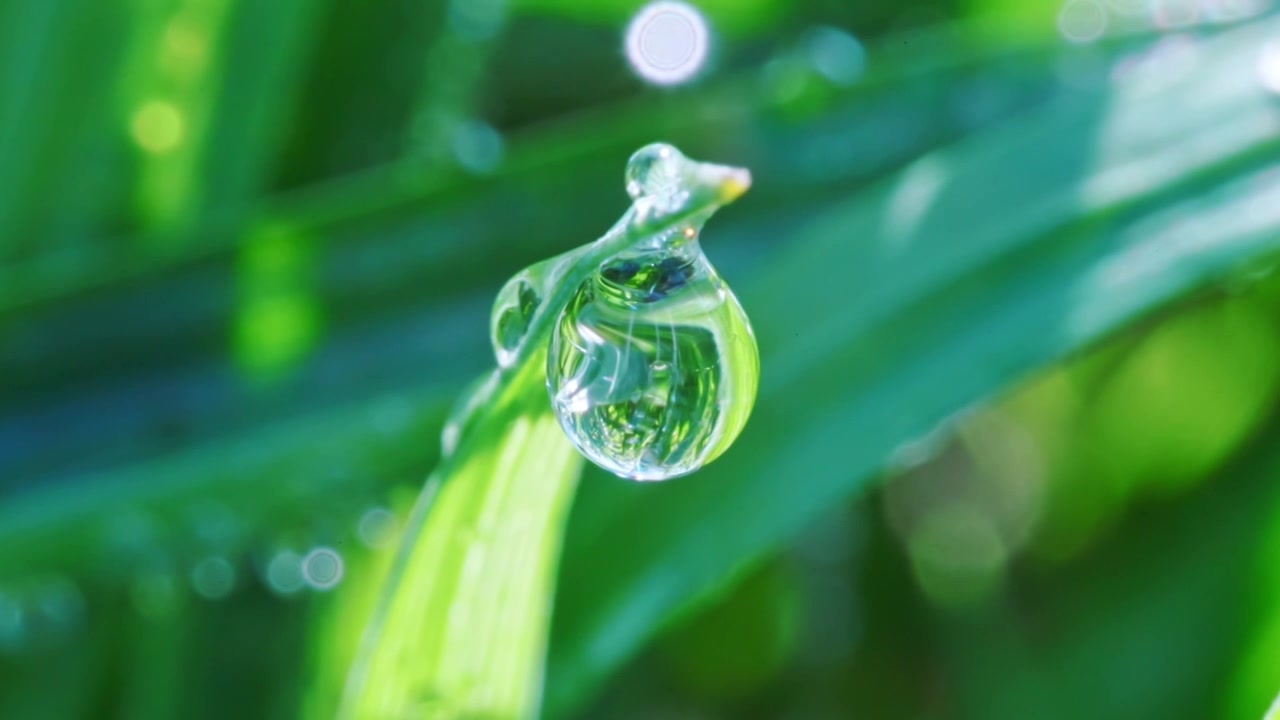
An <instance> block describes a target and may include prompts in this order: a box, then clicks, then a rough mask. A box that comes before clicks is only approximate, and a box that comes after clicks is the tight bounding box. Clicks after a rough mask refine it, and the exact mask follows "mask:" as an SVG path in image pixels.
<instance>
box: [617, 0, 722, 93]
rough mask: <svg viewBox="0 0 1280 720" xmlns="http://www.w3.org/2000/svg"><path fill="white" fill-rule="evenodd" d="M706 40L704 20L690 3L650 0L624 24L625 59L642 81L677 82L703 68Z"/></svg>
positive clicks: (692, 75)
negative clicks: (625, 32)
mask: <svg viewBox="0 0 1280 720" xmlns="http://www.w3.org/2000/svg"><path fill="white" fill-rule="evenodd" d="M709 39H710V33H709V32H708V31H707V21H706V20H705V19H703V17H702V14H701V13H699V12H698V11H697V10H696V9H694V8H693V6H691V5H686V4H685V3H680V2H655V3H650V4H649V5H646V6H644V7H643V8H641V10H640V12H638V13H636V16H635V17H634V18H632V20H631V24H630V25H628V26H627V36H626V47H627V60H628V62H630V63H631V67H632V68H634V69H635V71H636V73H637V74H639V75H640V77H642V78H644V79H645V80H648V81H649V82H652V83H655V84H658V85H676V84H678V83H682V82H685V81H686V80H690V79H692V78H693V77H694V76H695V75H697V74H698V71H699V70H701V69H702V66H703V64H704V63H706V60H707V45H708V42H709Z"/></svg>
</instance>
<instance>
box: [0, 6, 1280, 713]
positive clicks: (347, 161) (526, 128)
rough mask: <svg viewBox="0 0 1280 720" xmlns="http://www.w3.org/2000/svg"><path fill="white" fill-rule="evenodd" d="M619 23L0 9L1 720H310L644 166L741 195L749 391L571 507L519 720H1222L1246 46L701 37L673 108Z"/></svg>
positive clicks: (726, 217)
mask: <svg viewBox="0 0 1280 720" xmlns="http://www.w3.org/2000/svg"><path fill="white" fill-rule="evenodd" d="M640 5H641V3H638V2H633V1H631V0H519V1H515V0H513V1H511V2H504V0H448V1H445V0H416V1H415V2H403V1H401V0H388V1H387V2H377V3H374V2H358V1H357V0H272V1H271V2H255V1H252V0H117V1H114V2H113V1H104V0H0V377H2V378H3V380H2V381H0V483H2V484H0V487H2V488H3V490H2V492H3V502H0V717H3V718H24V719H25V718H90V717H92V718H130V719H131V720H132V719H136V718H142V719H145V718H171V717H184V718H206V717H207V718H226V717H245V718H250V717H253V718H257V717H263V718H328V717H333V716H334V713H335V711H336V707H337V705H338V702H339V698H340V696H341V694H342V686H343V682H344V678H345V677H346V675H347V669H348V667H349V666H350V664H351V662H352V659H353V657H354V655H355V652H356V647H357V644H358V642H359V639H360V634H361V631H362V630H363V628H364V626H365V622H366V620H367V618H368V615H369V612H370V608H371V607H372V606H373V604H374V602H375V599H376V598H377V597H378V594H379V592H380V591H381V589H382V587H383V583H382V580H383V578H384V577H385V573H386V571H387V570H386V569H387V566H388V564H389V563H390V562H391V558H392V556H393V554H394V548H395V546H396V543H397V539H398V537H399V536H400V534H401V533H400V529H401V528H402V527H404V525H405V524H406V518H407V514H408V511H409V508H410V506H411V505H412V504H413V502H414V498H415V496H416V495H417V493H418V492H419V490H420V489H421V488H422V483H423V479H424V478H425V477H426V476H427V474H428V472H429V471H430V470H431V469H432V467H433V466H434V465H435V463H436V462H437V460H438V458H439V441H438V438H439V433H440V429H441V427H442V425H443V423H444V419H445V415H446V413H447V412H448V409H449V407H450V405H451V404H452V403H453V401H454V399H455V398H456V397H457V396H458V394H459V393H460V392H461V391H462V390H463V388H464V387H465V386H466V384H467V383H468V382H469V381H470V380H472V379H473V378H475V377H477V376H479V375H480V374H481V373H483V372H484V371H486V370H487V369H488V368H490V367H491V366H492V365H493V358H492V355H491V351H490V349H489V347H488V339H487V329H488V312H489V306H490V304H491V302H492V299H493V296H494V294H495V293H496V292H497V290H498V289H499V288H500V287H501V285H502V283H503V282H504V281H505V280H506V279H507V278H508V277H510V276H511V275H512V274H513V273H515V272H516V271H518V270H519V269H521V268H522V267H524V266H526V265H528V264H530V263H532V262H534V261H536V260H539V259H541V258H544V257H548V256H550V255H553V254H556V253H559V252H562V251H564V250H567V249H569V248H571V247H575V246H577V245H581V244H583V243H585V242H588V241H590V240H592V239H594V238H595V237H597V236H598V235H600V234H601V233H603V232H604V230H606V229H607V228H608V227H609V225H610V224H611V223H612V222H613V221H614V220H615V219H616V218H617V217H618V216H619V215H620V214H621V213H622V212H623V211H624V210H625V208H626V207H627V197H626V194H625V192H624V190H623V182H622V169H623V166H624V164H625V162H626V159H627V157H628V156H629V155H630V153H631V152H632V151H633V150H635V149H636V148H638V147H640V146H641V145H644V144H646V143H649V142H652V141H655V140H666V141H669V142H672V143H674V144H676V145H677V146H679V147H680V148H681V149H682V150H684V151H685V152H686V153H688V154H689V155H690V156H692V157H695V158H698V159H702V160H708V161H713V162H722V163H730V164H734V165H741V166H744V167H749V168H751V170H752V171H753V174H754V177H755V182H754V186H753V188H752V190H751V191H750V192H749V193H748V194H747V195H745V196H744V197H743V198H741V199H740V200H739V201H738V202H737V203H736V204H734V205H733V206H732V207H729V208H727V209H725V210H723V211H722V212H721V213H720V214H719V215H717V217H716V218H715V219H714V220H713V221H712V222H711V223H710V224H709V225H708V227H707V229H706V233H705V236H704V239H703V247H704V248H705V250H706V251H707V253H708V256H709V257H710V258H711V260H712V262H714V263H715V264H716V266H717V267H718V268H719V269H720V270H721V272H722V274H723V275H724V276H725V278H726V279H727V280H728V282H729V283H730V284H731V285H732V286H733V287H734V289H735V291H736V292H737V294H738V296H739V298H740V299H741V301H742V304H743V305H744V307H745V308H746V310H747V312H748V314H749V315H750V316H751V317H752V320H753V322H754V324H755V327H756V332H757V336H758V339H759V344H760V347H761V357H762V376H761V391H760V396H759V400H758V402H757V406H756V411H755V415H754V417H753V419H752V421H751V423H750V424H749V425H748V428H747V431H746V433H745V434H744V435H743V437H742V438H741V439H740V441H739V443H738V445H737V446H736V447H734V448H733V449H731V450H730V451H729V452H728V453H727V454H726V455H725V456H724V457H723V458H722V459H720V460H718V461H716V462H715V463H714V464H712V465H711V466H709V467H708V468H707V469H705V470H704V471H702V472H699V473H698V474H695V475H693V476H691V477H688V478H684V479H680V480H676V481H673V482H671V483H668V484H660V485H650V484H633V483H628V482H626V481H623V480H619V479H616V478H613V477H612V476H608V475H606V474H604V473H603V472H600V471H598V470H596V469H595V468H591V467H588V468H587V470H586V472H585V473H584V476H583V478H582V480H581V482H580V485H579V487H578V489H577V494H576V497H575V498H574V504H573V507H572V511H571V514H570V517H569V520H568V524H567V527H566V528H565V531H564V532H565V534H564V547H563V554H562V556H561V557H560V559H559V561H558V563H559V564H558V571H557V580H556V592H555V596H554V600H550V599H548V602H551V603H552V605H553V610H552V613H551V620H550V622H551V627H550V641H549V647H548V650H547V661H546V666H545V669H544V668H542V667H539V666H537V665H535V666H530V667H524V668H522V669H521V672H523V673H525V674H526V676H527V677H529V678H532V682H535V683H537V682H539V679H541V682H542V692H541V697H542V703H541V714H542V716H543V717H548V718H562V717H563V718H681V719H685V718H688V719H692V718H795V719H801V718H806V719H807V718H843V717H869V718H882V717H883V718H1030V717H1035V718H1083V717H1088V718H1211V717H1213V718H1217V717H1221V718H1258V717H1261V716H1262V715H1263V714H1264V713H1265V712H1266V710H1267V707H1268V706H1269V704H1270V703H1271V701H1272V699H1273V698H1274V697H1275V695H1276V693H1277V692H1278V691H1280V414H1278V413H1277V404H1276V399H1277V397H1278V396H1280V279H1278V278H1277V276H1276V275H1275V274H1274V273H1273V272H1272V270H1273V268H1274V266H1275V263H1276V261H1277V260H1278V259H1280V254H1278V253H1280V20H1278V19H1276V18H1274V17H1273V16H1272V15H1271V10H1272V7H1271V5H1272V4H1271V3H1270V2H1269V1H1268V0H1067V2H1066V3H1065V4H1064V3H1060V2H1051V1H1048V0H940V1H938V2H910V3H893V2H863V3H850V2H843V1H842V0H803V1H797V2H784V1H783V0H703V1H702V2H698V3H695V5H696V6H697V8H698V10H700V11H701V13H702V14H703V15H705V17H706V20H707V23H708V25H709V28H710V33H711V34H710V42H711V44H710V48H711V52H710V54H709V56H708V59H707V63H706V65H705V67H703V68H702V70H701V72H700V73H699V74H698V76H697V77H696V78H694V79H692V80H691V81H690V82H687V83H684V84H681V85H679V86H678V87H665V86H655V85H650V84H647V83H646V82H645V81H644V80H642V79H641V78H639V77H638V76H637V74H636V73H635V72H634V71H633V69H632V67H631V66H630V65H629V64H628V58H627V55H626V54H625V53H624V50H623V39H622V38H623V33H624V30H625V28H626V26H627V22H628V20H629V19H630V18H631V17H632V16H633V15H634V14H635V13H636V12H637V10H638V9H639V7H640ZM477 542H478V541H477ZM549 561H550V562H552V563H555V562H557V561H556V559H555V558H554V557H551V558H549ZM512 602H518V600H512ZM535 615H537V614H536V613H535ZM425 621H426V622H438V623H445V622H449V619H448V618H446V617H439V618H426V619H425ZM541 621H542V619H540V618H538V617H535V618H533V620H532V621H531V622H541ZM531 632H535V633H536V632H537V631H536V630H531ZM495 651H496V652H501V651H502V649H501V648H500V647H499V648H497V649H496V650H495ZM544 672H545V675H544V674H543V673H544ZM471 682H473V683H474V684H477V686H483V684H484V683H485V682H488V679H486V678H485V677H478V678H474V679H472V680H471ZM422 692H423V693H424V696H425V695H430V689H429V688H428V689H424V690H423V691H422ZM433 708H434V709H433ZM529 712H532V711H529ZM471 716H472V715H471V714H470V713H469V712H468V711H467V710H466V709H465V708H463V709H459V708H454V707H450V705H449V703H448V702H438V703H436V704H432V703H430V702H427V701H425V700H424V701H423V703H422V704H421V705H420V706H418V707H417V708H416V709H415V710H413V711H412V712H411V713H407V714H405V715H404V717H471Z"/></svg>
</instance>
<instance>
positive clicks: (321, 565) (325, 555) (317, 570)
mask: <svg viewBox="0 0 1280 720" xmlns="http://www.w3.org/2000/svg"><path fill="white" fill-rule="evenodd" d="M342 571H343V567H342V556H341V555H339V554H338V552H337V551H336V550H334V549H333V548H327V547H318V548H315V549H313V550H312V551H311V552H309V553H307V555H306V557H304V558H302V577H303V579H305V580H306V582H307V585H309V586H311V588H312V589H314V590H328V589H330V588H333V587H335V586H336V585H337V584H338V583H339V582H341V581H342Z"/></svg>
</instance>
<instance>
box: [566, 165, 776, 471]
mask: <svg viewBox="0 0 1280 720" xmlns="http://www.w3.org/2000/svg"><path fill="white" fill-rule="evenodd" d="M651 147H652V146H651ZM633 164H634V161H633ZM650 170H652V168H650ZM654 177H655V176H653V175H645V174H644V173H638V174H637V176H636V177H634V178H633V175H632V173H631V168H628V181H629V183H630V182H631V181H632V180H633V179H634V181H635V182H637V183H638V185H639V186H640V187H641V188H645V187H647V183H648V181H650V180H654ZM663 182H665V181H663ZM758 373H759V355H758V351H757V349H756V343H755V337H754V335H753V334H752V332H751V326H750V324H749V323H748V321H747V316H746V313H744V312H743V310H742V307H741V305H739V304H738V300H737V298H735V297H734V296H733V293H732V292H730V290H729V288H728V287H727V286H726V285H725V284H724V281H723V280H721V279H720V276H719V275H718V274H717V273H716V271H715V268H713V267H712V266H711V263H710V262H708V261H707V258H706V256H704V255H703V254H702V250H701V248H700V247H699V246H698V242H697V239H696V231H695V230H694V228H692V227H688V228H683V229H680V230H677V231H673V232H671V233H670V234H669V235H667V236H665V237H663V238H658V242H655V243H652V245H651V246H647V247H645V248H644V249H641V250H633V251H631V252H628V253H624V254H623V255H620V256H618V257H616V258H613V259H612V260H610V261H608V262H606V263H605V264H604V265H603V266H602V267H601V268H600V270H599V271H598V272H597V273H595V274H594V275H593V276H592V277H591V278H589V279H588V280H587V281H586V282H584V283H583V284H582V285H581V286H580V287H579V288H578V290H577V292H576V294H575V295H574V297H573V299H572V300H571V301H570V302H569V304H568V305H567V306H566V307H565V308H564V310H563V311H562V312H561V314H560V317H559V319H558V321H557V323H556V328H555V331H554V333H553V334H552V340H551V348H550V352H549V354H548V358H547V387H548V390H549V391H550V394H551V398H552V404H553V406H554V408H555V411H556V415H557V416H558V417H559V419H560V424H561V426H562V427H563V428H564V430H565V433H566V434H568V436H569V439H570V440H571V441H572V442H573V443H574V445H576V446H577V448H578V449H579V450H580V451H581V452H582V454H584V455H586V456H587V457H588V458H589V459H591V460H592V461H593V462H595V463H596V464H597V465H600V466H601V467H603V468H605V469H606V470H609V471H611V472H613V473H615V474H617V475H621V476H623V477H628V478H633V479H636V480H666V479H668V478H672V477H677V476H680V475H684V474H687V473H690V472H693V471H694V470H697V469H698V468H699V467H701V466H702V465H704V464H706V463H708V462H710V461H711V460H713V459H715V458H716V457H717V456H718V455H720V453H722V452H724V450H725V449H726V448H728V447H729V445H730V444H731V443H732V442H733V441H734V439H735V438H736V437H737V436H738V433H739V432H740V431H741V430H742V427H743V425H745V424H746V421H747V416H748V415H749V414H750V412H751V406H752V404H753V403H754V401H755V394H756V382H757V376H758Z"/></svg>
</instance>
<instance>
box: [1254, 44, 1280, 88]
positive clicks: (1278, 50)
mask: <svg viewBox="0 0 1280 720" xmlns="http://www.w3.org/2000/svg"><path fill="white" fill-rule="evenodd" d="M1258 82H1260V83H1262V87H1264V88H1266V89H1267V90H1269V91H1270V92H1273V93H1277V94H1280V41H1273V42H1270V43H1268V44H1267V45H1266V46H1265V47H1263V48H1262V52H1261V53H1260V54H1259V55H1258Z"/></svg>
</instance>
